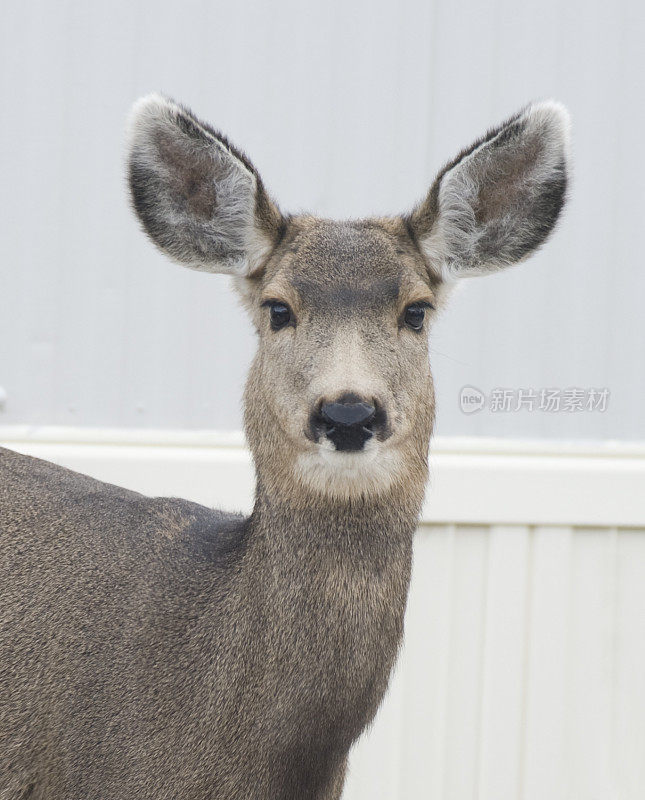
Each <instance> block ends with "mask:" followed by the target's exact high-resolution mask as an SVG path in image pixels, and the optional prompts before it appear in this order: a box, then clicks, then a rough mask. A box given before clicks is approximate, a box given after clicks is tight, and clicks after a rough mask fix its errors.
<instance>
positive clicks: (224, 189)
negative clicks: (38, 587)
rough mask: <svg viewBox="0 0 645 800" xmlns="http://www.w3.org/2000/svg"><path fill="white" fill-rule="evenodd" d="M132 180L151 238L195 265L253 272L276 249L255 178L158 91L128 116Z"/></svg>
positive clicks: (211, 134) (221, 142)
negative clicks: (260, 212)
mask: <svg viewBox="0 0 645 800" xmlns="http://www.w3.org/2000/svg"><path fill="white" fill-rule="evenodd" d="M128 151H129V166H130V187H131V191H132V197H133V202H134V206H135V209H136V212H137V214H138V216H139V218H140V219H141V221H142V223H143V225H144V228H145V230H146V232H147V233H148V235H149V236H150V238H151V239H152V240H153V241H154V242H155V244H157V245H158V246H159V247H160V248H161V249H162V250H163V251H164V252H165V253H167V254H168V255H170V256H171V258H173V259H174V260H176V261H179V262H180V263H182V264H184V265H185V266H188V267H191V268H193V269H198V270H203V271H207V272H223V273H228V274H232V275H241V276H243V275H248V274H250V273H251V272H253V271H254V270H255V269H257V267H258V266H259V264H260V262H261V261H262V259H263V258H264V257H265V256H266V254H267V252H268V251H269V250H270V248H271V241H270V237H269V236H267V235H266V234H265V233H264V232H263V231H262V230H261V229H260V227H259V225H258V224H257V219H256V196H257V190H258V181H257V177H256V175H255V174H254V172H253V171H252V170H251V169H249V168H248V167H247V165H246V164H245V163H244V162H243V161H242V160H241V159H240V158H238V156H237V155H236V154H235V153H234V152H232V150H231V149H230V148H229V147H228V145H227V143H226V141H225V140H223V139H222V138H220V137H219V136H218V135H217V134H216V132H215V131H213V130H212V129H210V128H209V127H208V126H205V125H204V124H202V123H201V122H199V120H197V119H196V118H195V117H194V116H193V115H192V114H191V113H190V112H188V111H187V110H186V109H183V108H182V107H181V106H179V105H177V104H176V103H174V102H173V101H172V100H168V99H166V98H164V97H162V96H161V95H159V94H151V95H148V96H147V97H143V98H141V99H140V100H138V101H137V102H136V103H135V104H134V106H133V108H132V111H131V113H130V116H129V119H128Z"/></svg>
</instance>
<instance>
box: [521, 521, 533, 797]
mask: <svg viewBox="0 0 645 800" xmlns="http://www.w3.org/2000/svg"><path fill="white" fill-rule="evenodd" d="M527 533H528V543H527V549H526V581H525V583H526V589H525V596H524V640H523V647H522V697H521V702H520V752H519V764H518V769H517V797H518V800H523V798H524V796H525V792H526V784H525V778H526V747H527V742H526V739H527V736H528V731H527V722H528V698H529V685H530V678H531V676H530V671H531V641H532V637H531V631H532V625H531V619H532V616H533V595H534V593H535V586H534V582H535V569H534V560H535V559H534V548H535V536H536V533H535V526H534V525H528V526H527Z"/></svg>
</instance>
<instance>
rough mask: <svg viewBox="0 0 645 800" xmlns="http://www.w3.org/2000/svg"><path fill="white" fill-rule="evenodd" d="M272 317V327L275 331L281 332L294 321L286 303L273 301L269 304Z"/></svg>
mask: <svg viewBox="0 0 645 800" xmlns="http://www.w3.org/2000/svg"><path fill="white" fill-rule="evenodd" d="M267 305H268V306H269V314H270V317H271V327H272V329H273V330H274V331H279V330H280V328H284V327H285V326H287V325H288V324H289V323H290V322H292V321H293V314H292V313H291V309H290V308H289V306H288V305H287V304H286V303H280V302H278V301H277V300H272V301H270V302H269V303H268V304H267Z"/></svg>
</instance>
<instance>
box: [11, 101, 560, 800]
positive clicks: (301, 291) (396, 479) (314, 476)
mask: <svg viewBox="0 0 645 800" xmlns="http://www.w3.org/2000/svg"><path fill="white" fill-rule="evenodd" d="M130 183H131V189H132V195H133V200H134V206H135V209H136V211H137V213H138V215H139V217H140V219H141V221H142V222H143V224H144V227H145V229H146V231H147V232H148V233H149V235H150V236H151V237H152V239H153V240H154V241H155V242H156V243H157V244H158V245H159V246H160V247H161V248H162V249H163V250H165V251H166V252H167V253H168V254H170V255H171V256H172V257H174V258H175V259H176V260H179V261H181V262H183V263H186V264H188V265H189V266H192V267H194V268H198V269H205V270H210V271H220V272H229V273H232V274H234V275H235V278H236V285H237V288H238V289H239V290H240V291H241V293H242V296H243V299H244V302H245V304H246V306H247V309H248V310H249V312H250V314H251V318H252V320H253V323H254V325H255V327H256V330H257V332H258V336H259V347H258V352H257V355H256V357H255V360H254V362H253V365H252V367H251V371H250V375H249V379H248V382H247V387H246V393H245V422H246V432H247V438H248V441H249V445H250V448H251V451H252V454H253V457H254V461H255V465H256V471H257V486H256V497H255V505H254V510H253V513H252V514H251V516H250V517H248V518H244V517H242V516H238V515H230V514H224V513H221V512H217V511H212V510H210V509H207V508H204V507H202V506H199V505H196V504H194V503H189V502H187V501H183V500H177V499H161V498H157V499H151V498H146V497H143V496H141V495H138V494H135V493H133V492H128V491H126V490H124V489H120V488H117V487H114V486H108V485H106V484H102V483H99V482H98V481H95V480H92V479H90V478H88V477H85V476H82V475H77V474H75V473H72V472H69V471H67V470H65V469H62V468H60V467H57V466H54V465H52V464H48V463H46V462H42V461H38V460H35V459H31V458H27V457H25V456H21V455H18V454H15V453H11V452H10V451H6V450H0V593H1V596H0V800H27V798H30V799H31V800H107V799H108V798H109V800H135V799H136V800H171V798H173V799H174V798H181V800H338V798H339V797H340V794H341V792H342V786H343V779H344V771H345V764H346V759H347V755H348V752H349V749H350V747H351V745H352V743H353V742H354V741H355V740H356V738H357V737H358V736H359V734H360V733H361V731H362V730H364V728H365V726H366V725H367V724H368V723H369V721H370V720H371V719H372V718H373V716H374V714H375V712H376V709H377V707H378V705H379V703H380V701H381V698H382V696H383V694H384V692H385V689H386V687H387V683H388V679H389V675H390V672H391V669H392V665H393V663H394V660H395V658H396V653H397V650H398V647H399V644H400V641H401V636H402V630H403V615H404V611H405V604H406V597H407V590H408V583H409V577H410V563H411V552H412V536H413V531H414V528H415V525H416V521H417V518H418V514H419V510H420V507H421V502H422V499H423V493H424V487H425V484H426V480H427V454H428V444H429V440H430V434H431V431H432V425H433V419H434V399H433V385H432V378H431V374H430V369H429V364H428V337H427V332H426V331H427V327H428V320H431V319H432V312H433V311H434V309H435V308H436V307H438V306H440V305H441V304H442V303H443V298H444V297H445V296H446V287H447V286H448V285H449V284H450V283H451V282H453V281H454V279H455V277H460V276H461V275H471V274H478V273H480V272H483V271H485V270H487V269H494V268H500V267H502V266H505V265H507V264H509V263H513V262H515V261H517V260H520V259H522V258H524V257H525V256H527V255H528V254H529V253H530V252H531V251H532V250H534V249H535V248H536V247H537V246H539V244H541V243H542V241H543V240H544V238H545V237H546V235H547V234H548V232H549V231H550V230H551V228H552V227H553V224H554V223H555V220H556V219H557V216H558V213H559V211H560V208H561V206H562V203H563V199H564V190H565V185H566V115H565V112H564V111H563V110H562V109H561V107H559V106H556V105H554V104H551V103H547V104H543V105H538V106H535V107H529V108H528V109H526V110H525V111H523V112H521V114H519V115H517V116H516V117H514V118H512V119H511V120H509V121H508V122H507V123H505V125H503V126H501V127H500V128H499V129H497V130H496V131H491V132H490V133H489V134H488V135H487V137H485V138H484V139H483V140H481V141H480V142H477V143H476V144H475V145H473V147H472V148H470V150H467V151H464V152H463V153H462V154H461V155H460V156H459V157H458V158H457V159H456V160H455V161H454V162H452V163H451V164H449V165H448V166H447V167H446V168H445V169H444V170H443V171H442V172H441V173H440V175H439V177H438V178H437V181H436V182H435V184H434V186H433V187H432V189H431V190H430V192H429V194H428V197H427V198H426V200H425V201H424V202H423V203H422V204H421V205H420V206H419V207H418V208H417V209H416V210H415V211H414V212H413V213H412V214H411V215H409V216H407V217H404V218H388V219H380V220H365V221H359V222H344V223H343V222H332V221H327V220H319V219H316V218H313V217H306V216H300V217H284V216H282V214H281V213H280V212H279V211H278V209H277V207H276V206H275V205H274V204H273V203H272V201H271V200H270V199H269V197H268V195H267V194H266V192H265V190H264V188H263V186H262V182H261V180H260V178H259V176H258V175H257V172H256V171H255V170H254V168H253V167H252V165H251V164H250V162H248V160H247V159H246V158H245V157H244V156H243V155H242V154H240V153H238V152H237V151H236V150H234V149H233V148H232V147H231V146H230V145H229V144H228V143H227V142H226V140H225V139H223V137H221V135H220V134H218V133H217V132H215V131H213V130H212V129H211V128H209V127H208V126H206V125H204V124H203V123H201V122H200V121H199V120H197V119H196V118H195V117H194V116H192V115H191V114H190V112H188V111H187V110H185V109H182V108H181V107H179V106H177V105H175V104H174V103H172V102H169V101H166V100H164V99H162V98H159V97H157V96H154V97H151V98H148V99H147V100H145V101H143V102H142V103H140V104H139V105H138V106H137V108H136V110H135V113H134V118H133V125H132V136H131V150H130Z"/></svg>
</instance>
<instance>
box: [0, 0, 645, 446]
mask: <svg viewBox="0 0 645 800" xmlns="http://www.w3.org/2000/svg"><path fill="white" fill-rule="evenodd" d="M0 13H1V15H2V18H1V19H0V37H1V43H0V59H1V70H0V80H1V81H2V92H1V96H2V98H3V111H4V113H3V120H2V125H1V126H0V137H1V139H0V152H1V153H2V162H3V164H2V179H1V181H0V205H1V215H0V219H1V225H2V235H1V242H2V260H1V263H0V275H1V280H0V386H2V387H4V389H5V391H6V393H7V400H6V403H5V407H4V410H3V411H2V412H0V424H12V423H33V424H62V425H92V426H96V425H98V426H103V425H105V426H140V427H177V428H184V427H185V428H200V427H211V428H222V429H225V428H236V427H238V426H239V425H240V419H241V418H240V396H241V387H242V382H243V376H244V373H245V370H246V367H247V364H248V362H249V359H250V356H251V353H252V350H253V337H252V334H251V332H250V330H249V327H248V325H247V323H246V320H245V318H244V315H243V312H242V311H241V309H240V307H239V306H238V304H237V302H236V300H235V299H234V297H233V295H232V294H231V292H230V291H229V289H228V285H227V280H226V279H225V278H222V277H219V276H217V277H213V276H208V275H201V274H198V273H193V272H190V271H186V270H182V269H180V268H178V267H175V266H173V265H170V264H168V263H166V261H165V260H164V259H163V258H162V257H161V256H160V255H159V254H158V253H157V252H156V251H155V250H154V249H153V248H152V246H151V245H150V244H148V242H147V241H146V240H145V239H144V237H143V235H142V234H141V233H140V232H139V231H138V229H137V225H136V222H135V220H134V219H133V217H132V215H131V213H130V211H129V209H128V204H127V199H126V193H125V187H124V174H123V122H124V118H125V116H126V114H127V111H128V107H129V105H130V104H131V103H132V101H133V100H134V99H135V98H136V97H138V96H139V95H141V94H144V93H147V92H149V91H151V90H153V89H160V90H162V91H164V92H166V93H168V94H170V95H171V96H174V97H176V98H177V99H180V100H181V101H183V102H185V103H187V104H189V105H191V106H192V107H193V108H194V109H195V110H196V111H197V113H198V114H200V115H201V116H203V117H205V118H206V119H209V120H211V121H212V122H213V123H214V124H215V125H216V126H219V127H221V128H223V129H224V130H225V131H226V132H227V133H228V134H229V135H230V137H231V138H232V139H233V141H235V142H236V143H237V144H238V145H240V146H241V147H243V148H244V149H246V150H247V151H248V152H249V153H250V154H251V156H252V158H253V159H254V161H255V163H256V165H257V166H258V168H259V169H260V171H261V172H262V174H263V176H264V178H265V182H266V184H267V185H268V187H269V188H270V190H271V191H272V193H273V194H274V195H275V196H276V197H277V198H278V200H279V201H280V203H281V205H282V207H283V208H284V209H286V210H290V211H297V210H301V209H308V210H313V211H315V212H317V213H320V214H324V215H330V216H341V215H355V216H363V215H366V214H369V213H374V212H396V211H402V210H405V209H407V208H409V207H410V206H411V204H412V203H413V202H414V201H415V200H417V199H418V198H419V197H421V196H422V195H423V193H424V191H425V190H426V188H427V187H428V185H429V183H430V181H431V179H432V176H433V173H434V172H435V171H436V170H437V169H438V167H439V166H440V165H441V163H442V162H443V161H444V160H445V159H447V158H448V157H450V156H452V155H453V154H454V153H455V152H456V150H457V149H459V148H460V147H461V146H463V145H466V144H468V143H469V141H470V140H471V139H473V138H474V137H476V136H478V135H479V134H480V133H481V132H483V131H484V130H485V129H486V127H487V126H489V125H491V124H493V123H495V122H496V121H498V120H500V119H502V118H504V117H505V116H506V115H508V114H510V113H512V112H513V111H514V110H515V109H516V108H518V107H520V106H522V105H523V104H524V103H525V102H526V101H527V100H529V99H531V98H540V97H549V96H554V97H556V98H558V99H560V100H562V101H563V102H565V103H566V104H567V105H568V106H569V108H570V110H571V112H572V114H573V118H574V135H575V140H574V144H575V180H574V183H573V187H572V192H571V202H570V205H569V207H568V210H567V213H566V217H565V219H564V221H563V223H562V225H561V227H560V229H559V231H558V233H557V235H556V236H555V238H554V239H553V241H552V242H551V243H550V244H549V245H548V246H547V247H546V248H545V249H544V251H543V252H542V253H540V254H539V255H538V256H537V257H536V258H534V259H533V260H532V261H531V262H529V263H528V264H527V265H525V266H522V267H519V268H517V269H515V270H511V271H510V272H508V273H506V274H501V275H498V276H495V277H491V278H488V279H477V280H473V281H471V282H470V283H469V284H468V285H467V286H464V287H463V289H462V290H461V291H460V292H458V293H457V295H456V296H455V298H454V300H453V303H452V307H451V309H450V310H449V312H448V313H447V314H446V315H445V318H444V319H442V320H441V321H440V322H439V323H438V324H437V326H436V328H435V330H434V332H433V335H432V341H433V345H432V351H433V352H432V360H433V365H434V371H435V374H436V382H437V387H438V397H439V424H438V432H439V433H443V434H461V435H471V434H476V435H501V436H537V437H551V438H553V437H556V438H623V439H645V411H644V410H643V407H644V398H645V322H644V313H643V308H644V306H645V270H644V269H643V257H642V255H641V247H640V244H641V239H640V234H641V232H642V231H641V229H642V225H643V219H642V218H643V213H644V211H645V203H644V202H643V200H644V199H645V198H644V192H645V180H644V178H645V170H644V166H645V149H644V148H643V146H642V141H641V139H642V136H643V130H644V129H645V124H644V123H645V103H643V65H644V61H645V57H644V55H643V45H642V42H643V36H644V35H645V25H644V22H645V10H644V6H643V4H641V3H640V2H639V0H619V1H618V2H614V3H612V4H609V3H605V2H601V1H600V0H591V2H589V1H588V2H580V3H564V4H563V3H562V2H561V0H540V1H539V2H537V0H536V1H535V2H527V3H522V4H518V3H517V2H515V0H496V2H492V3H485V4H484V3H479V2H476V0H467V2H465V3H458V2H454V0H434V2H428V0H403V1H402V2H398V3H396V4H394V3H391V2H388V3H386V2H383V0H370V1H369V2H346V0H326V2H324V3H316V4H315V5H314V4H309V3H304V2H302V0H277V2H274V3H262V2H256V3H252V4H248V3H242V2H227V3H223V2H194V1H190V0H189V1H188V2H186V1H184V2H182V3H179V2H170V1H169V0H163V2H141V1H140V2H132V0H110V2H87V0H86V1H85V2H80V0H75V1H72V2H66V3H52V2H46V0H38V1H34V2H29V3H18V2H10V3H5V4H3V7H2V11H1V12H0ZM465 384H469V385H473V386H475V387H478V388H480V389H482V390H483V391H485V392H489V391H490V390H491V389H492V388H494V387H508V388H513V387H517V388H519V387H523V388H528V387H532V388H535V389H540V388H543V387H556V388H567V387H581V388H588V387H596V388H602V387H607V388H609V389H610V390H611V397H610V402H609V409H608V411H607V412H605V413H600V412H571V413H564V412H563V413H552V414H548V413H538V412H533V413H529V412H527V411H524V412H518V413H492V412H489V411H486V410H484V411H482V412H480V413H478V414H473V415H470V416H466V415H464V414H463V413H462V412H461V411H460V409H459V404H458V400H457V398H458V393H459V390H460V388H461V387H462V386H463V385H465Z"/></svg>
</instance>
